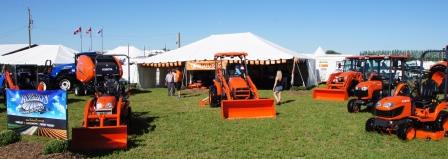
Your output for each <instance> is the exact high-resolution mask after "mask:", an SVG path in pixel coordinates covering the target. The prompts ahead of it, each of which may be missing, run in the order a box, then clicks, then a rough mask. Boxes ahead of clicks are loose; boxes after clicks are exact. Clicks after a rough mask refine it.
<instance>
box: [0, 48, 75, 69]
mask: <svg viewBox="0 0 448 159" xmlns="http://www.w3.org/2000/svg"><path fill="white" fill-rule="evenodd" d="M76 52H77V51H76V50H73V49H71V48H68V47H65V46H63V45H39V46H36V47H33V48H30V49H26V50H23V51H19V52H16V53H13V54H8V55H5V56H0V63H2V64H36V65H45V61H46V60H51V61H52V63H54V64H66V63H73V62H74V56H75V53H76Z"/></svg>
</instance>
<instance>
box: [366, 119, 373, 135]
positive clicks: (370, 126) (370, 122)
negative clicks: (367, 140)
mask: <svg viewBox="0 0 448 159" xmlns="http://www.w3.org/2000/svg"><path fill="white" fill-rule="evenodd" d="M365 129H366V131H367V132H372V131H375V118H369V119H368V120H367V121H366V126H365Z"/></svg>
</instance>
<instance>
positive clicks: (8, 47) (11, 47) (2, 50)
mask: <svg viewBox="0 0 448 159" xmlns="http://www.w3.org/2000/svg"><path fill="white" fill-rule="evenodd" d="M25 47H28V44H1V45H0V56H1V55H4V54H7V53H10V52H13V51H16V50H19V49H23V48H25Z"/></svg>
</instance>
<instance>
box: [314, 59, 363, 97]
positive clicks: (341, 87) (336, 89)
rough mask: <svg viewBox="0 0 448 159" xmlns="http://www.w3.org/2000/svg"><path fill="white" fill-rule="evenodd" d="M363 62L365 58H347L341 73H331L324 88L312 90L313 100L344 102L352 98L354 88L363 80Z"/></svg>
mask: <svg viewBox="0 0 448 159" xmlns="http://www.w3.org/2000/svg"><path fill="white" fill-rule="evenodd" d="M364 62H365V56H351V57H347V58H346V59H345V60H344V67H343V70H342V72H335V73H332V74H331V75H330V77H329V78H328V80H327V84H326V87H325V88H315V89H313V99H315V100H330V101H345V100H347V99H348V98H349V97H350V96H353V90H354V88H355V86H356V85H357V84H358V83H359V82H362V81H364V79H365V74H364V73H365V70H364V67H363V65H364ZM339 67H341V66H339Z"/></svg>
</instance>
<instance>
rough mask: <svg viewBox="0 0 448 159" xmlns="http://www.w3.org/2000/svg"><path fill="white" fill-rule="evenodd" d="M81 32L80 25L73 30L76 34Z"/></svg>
mask: <svg viewBox="0 0 448 159" xmlns="http://www.w3.org/2000/svg"><path fill="white" fill-rule="evenodd" d="M80 32H81V27H79V28H78V29H76V30H75V32H73V35H76V34H78V33H80Z"/></svg>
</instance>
